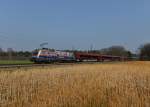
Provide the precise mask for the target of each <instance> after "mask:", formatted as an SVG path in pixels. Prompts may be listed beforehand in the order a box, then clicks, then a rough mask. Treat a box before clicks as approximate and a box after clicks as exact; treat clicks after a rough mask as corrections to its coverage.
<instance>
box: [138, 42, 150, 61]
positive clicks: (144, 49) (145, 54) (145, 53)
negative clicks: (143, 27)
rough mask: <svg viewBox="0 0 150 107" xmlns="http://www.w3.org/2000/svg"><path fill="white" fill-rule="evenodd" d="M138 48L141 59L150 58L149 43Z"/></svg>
mask: <svg viewBox="0 0 150 107" xmlns="http://www.w3.org/2000/svg"><path fill="white" fill-rule="evenodd" d="M139 50H140V59H141V60H150V43H146V44H144V45H141V46H140V48H139Z"/></svg>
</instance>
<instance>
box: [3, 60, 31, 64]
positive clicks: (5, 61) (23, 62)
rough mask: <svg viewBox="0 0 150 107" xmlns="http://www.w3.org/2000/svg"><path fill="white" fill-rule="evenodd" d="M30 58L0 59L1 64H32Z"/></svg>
mask: <svg viewBox="0 0 150 107" xmlns="http://www.w3.org/2000/svg"><path fill="white" fill-rule="evenodd" d="M32 63H33V62H31V61H29V60H21V61H19V60H0V65H9V64H10V65H13V64H32Z"/></svg>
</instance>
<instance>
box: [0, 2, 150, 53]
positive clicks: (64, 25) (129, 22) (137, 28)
mask: <svg viewBox="0 0 150 107" xmlns="http://www.w3.org/2000/svg"><path fill="white" fill-rule="evenodd" d="M149 5H150V1H148V0H143V1H141V0H133V1H130V0H126V1H120V0H114V1H111V0H106V1H99V0H95V1H90V0H86V1H85V0H83V1H79V0H76V1H69V0H64V1H49V0H45V1H40V0H32V1H30V0H26V1H17V0H14V1H9V0H2V1H1V2H0V13H1V17H0V23H1V24H0V48H3V49H7V48H13V49H14V50H29V51H31V50H34V49H35V48H39V47H40V44H41V43H43V42H48V45H47V47H48V48H54V49H56V50H60V49H61V50H64V49H72V48H74V49H79V50H80V49H81V50H89V49H90V47H91V45H92V47H93V50H99V49H102V48H108V47H110V46H114V45H121V46H124V47H125V48H126V49H127V50H130V51H132V52H136V51H137V49H138V48H139V46H140V45H142V44H144V43H148V42H150V36H149V35H150V31H149V29H148V28H149V27H150V21H149V18H150V14H149V10H150V7H149Z"/></svg>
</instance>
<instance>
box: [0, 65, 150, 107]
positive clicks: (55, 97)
mask: <svg viewBox="0 0 150 107" xmlns="http://www.w3.org/2000/svg"><path fill="white" fill-rule="evenodd" d="M0 107H150V62H121V63H114V64H113V63H108V64H107V63H105V64H78V65H70V66H69V65H67V66H61V67H59V66H58V67H57V66H55V67H38V68H29V69H28V68H23V69H15V70H7V71H6V70H5V69H1V70H0Z"/></svg>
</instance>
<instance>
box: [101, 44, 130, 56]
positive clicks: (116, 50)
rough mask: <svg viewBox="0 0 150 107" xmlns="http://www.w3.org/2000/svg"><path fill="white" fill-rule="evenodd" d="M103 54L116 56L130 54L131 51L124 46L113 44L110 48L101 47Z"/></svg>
mask: <svg viewBox="0 0 150 107" xmlns="http://www.w3.org/2000/svg"><path fill="white" fill-rule="evenodd" d="M101 53H102V54H106V55H114V56H126V57H128V56H130V55H131V52H130V51H127V50H126V49H125V48H124V47H123V46H111V47H109V48H104V49H101Z"/></svg>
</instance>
